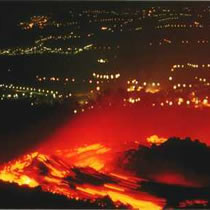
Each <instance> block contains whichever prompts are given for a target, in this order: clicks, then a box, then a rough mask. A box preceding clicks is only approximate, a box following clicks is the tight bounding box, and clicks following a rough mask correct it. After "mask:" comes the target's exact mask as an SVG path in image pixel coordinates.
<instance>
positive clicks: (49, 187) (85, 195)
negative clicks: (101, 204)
mask: <svg viewBox="0 0 210 210" xmlns="http://www.w3.org/2000/svg"><path fill="white" fill-rule="evenodd" d="M109 152H111V149H110V148H108V147H105V146H103V145H101V144H93V145H88V146H86V147H79V148H75V149H73V150H72V151H68V150H66V151H63V152H62V151H57V153H56V155H45V154H41V153H38V152H34V153H31V154H27V155H25V156H23V157H21V158H20V159H18V160H15V161H11V162H9V163H8V164H6V165H4V166H2V169H1V170H0V180H2V181H4V182H10V183H17V184H18V185H26V186H28V187H32V188H34V187H37V186H39V187H41V189H42V190H43V191H47V192H51V193H56V194H60V195H64V196H66V197H68V198H69V199H76V200H84V199H90V200H92V201H93V202H94V201H95V199H97V198H103V197H104V196H109V197H110V199H111V200H112V201H113V202H114V203H116V206H117V203H119V202H120V203H122V204H124V205H127V206H128V207H132V208H139V209H151V210H152V209H161V208H162V207H163V205H164V203H165V201H164V200H163V199H159V198H156V197H154V196H151V195H149V194H147V193H142V192H140V191H139V190H138V189H139V187H140V181H141V179H140V178H137V177H132V176H127V175H125V174H119V173H117V172H108V171H106V172H105V171H104V167H105V165H106V158H105V159H103V155H105V154H106V153H109ZM61 153H62V154H63V155H62V158H61V156H60V155H59V154H61ZM86 157H87V160H86ZM74 161H75V162H74ZM83 161H84V162H83Z"/></svg>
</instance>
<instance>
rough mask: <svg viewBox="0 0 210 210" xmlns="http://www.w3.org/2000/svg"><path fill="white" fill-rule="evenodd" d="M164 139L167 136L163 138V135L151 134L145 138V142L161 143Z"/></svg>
mask: <svg viewBox="0 0 210 210" xmlns="http://www.w3.org/2000/svg"><path fill="white" fill-rule="evenodd" d="M165 141H167V138H163V137H158V136H157V135H153V136H150V137H148V138H147V142H148V143H150V144H157V145H159V144H162V143H164V142H165Z"/></svg>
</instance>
